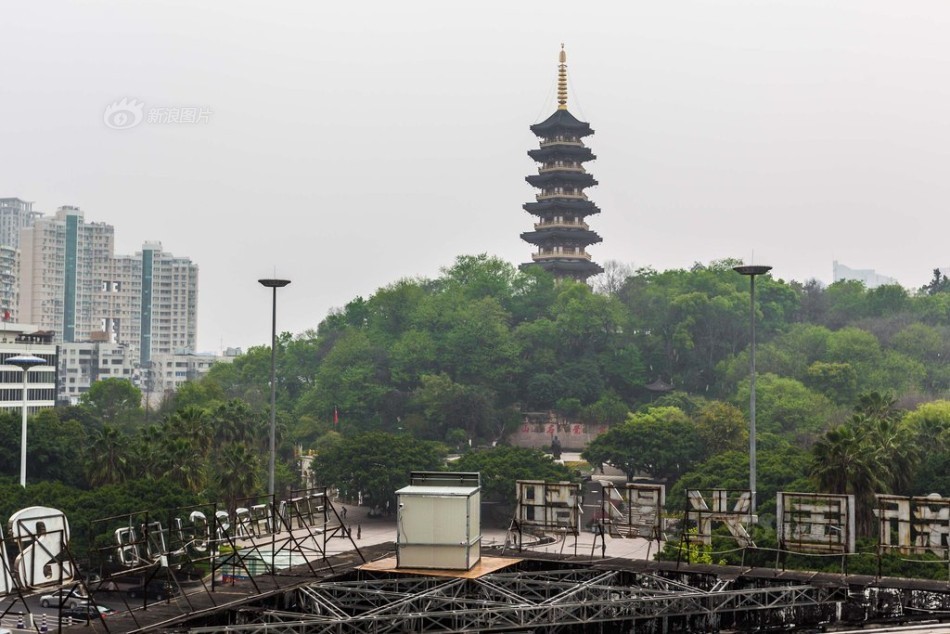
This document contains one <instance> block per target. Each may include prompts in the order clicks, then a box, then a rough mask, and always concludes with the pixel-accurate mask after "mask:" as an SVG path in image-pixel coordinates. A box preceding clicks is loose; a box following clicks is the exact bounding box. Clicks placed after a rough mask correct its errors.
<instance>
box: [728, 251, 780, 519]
mask: <svg viewBox="0 0 950 634" xmlns="http://www.w3.org/2000/svg"><path fill="white" fill-rule="evenodd" d="M732 270H733V271H735V272H736V273H739V274H741V275H746V276H748V277H749V285H750V286H749V306H750V312H749V324H750V326H749V328H750V331H751V339H752V343H751V346H750V355H749V356H750V361H749V376H750V379H749V495H750V509H751V510H750V512H752V513H755V492H756V489H755V470H756V465H755V276H756V275H764V274H765V273H768V272H769V271H771V270H772V267H771V266H765V265H762V264H747V265H743V266H735V267H733V269H732Z"/></svg>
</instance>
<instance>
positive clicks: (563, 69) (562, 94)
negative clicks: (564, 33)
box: [557, 42, 567, 110]
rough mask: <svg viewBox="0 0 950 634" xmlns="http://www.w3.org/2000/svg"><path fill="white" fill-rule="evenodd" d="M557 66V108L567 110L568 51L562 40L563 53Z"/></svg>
mask: <svg viewBox="0 0 950 634" xmlns="http://www.w3.org/2000/svg"><path fill="white" fill-rule="evenodd" d="M558 61H559V64H558V66H557V109H558V110H567V52H565V50H564V43H563V42H561V54H560V56H559V57H558Z"/></svg>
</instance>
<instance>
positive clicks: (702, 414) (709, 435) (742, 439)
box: [695, 401, 749, 457]
mask: <svg viewBox="0 0 950 634" xmlns="http://www.w3.org/2000/svg"><path fill="white" fill-rule="evenodd" d="M695 421H696V430H697V433H698V434H699V437H700V438H701V440H702V445H703V447H704V449H705V451H704V455H705V456H707V457H709V456H714V455H716V454H719V453H723V452H725V451H740V450H742V449H743V448H744V447H746V446H747V445H748V443H749V422H748V420H747V419H746V417H745V415H743V413H742V410H740V409H739V408H738V407H735V406H734V405H730V404H729V403H723V402H721V401H711V402H709V403H707V404H705V405H704V406H703V407H702V408H701V409H700V410H699V411H698V412H697V413H696V417H695Z"/></svg>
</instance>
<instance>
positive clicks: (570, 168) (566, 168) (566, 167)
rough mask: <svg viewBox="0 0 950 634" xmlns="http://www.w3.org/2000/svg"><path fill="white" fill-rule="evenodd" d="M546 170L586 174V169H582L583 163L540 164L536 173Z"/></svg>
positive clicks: (544, 172) (545, 171)
mask: <svg viewBox="0 0 950 634" xmlns="http://www.w3.org/2000/svg"><path fill="white" fill-rule="evenodd" d="M548 172H577V173H578V174H586V173H587V170H586V169H584V166H583V165H571V164H569V163H565V164H563V165H542V166H541V167H539V168H538V174H547V173H548Z"/></svg>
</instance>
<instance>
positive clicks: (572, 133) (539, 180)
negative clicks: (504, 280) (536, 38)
mask: <svg viewBox="0 0 950 634" xmlns="http://www.w3.org/2000/svg"><path fill="white" fill-rule="evenodd" d="M559 61H560V63H559V64H558V82H557V103H558V106H557V110H555V111H554V114H552V115H551V116H550V117H548V118H547V119H545V120H544V121H542V122H541V123H536V124H535V125H533V126H531V131H532V132H534V134H535V135H536V136H537V137H538V138H539V139H540V141H541V144H540V147H539V148H538V149H536V150H531V151H529V152H528V156H530V157H531V158H532V159H533V160H535V161H537V162H538V163H539V165H538V173H537V174H532V175H531V176H527V177H526V178H525V180H526V181H528V183H529V184H530V185H531V186H532V187H536V188H537V189H539V190H540V191H539V192H538V193H537V194H536V195H535V199H536V200H535V202H530V203H525V204H524V210H525V211H527V212H528V213H529V214H531V215H533V216H536V217H537V222H535V224H534V231H526V232H525V233H522V234H521V239H522V240H524V241H525V242H529V243H531V244H533V245H535V246H536V247H537V251H535V252H534V253H532V254H531V260H532V261H531V262H527V263H525V264H522V265H521V268H522V269H523V268H525V267H528V266H532V265H534V264H538V265H540V266H541V267H542V268H543V269H545V270H546V271H550V272H551V273H552V274H554V276H555V278H557V279H564V278H568V279H574V280H579V281H582V282H585V281H587V278H589V277H590V276H592V275H597V274H598V273H602V272H603V269H602V268H601V267H600V265H598V264H597V263H595V262H592V261H591V259H590V254H589V253H587V250H586V249H587V247H588V246H589V245H591V244H596V243H598V242H600V241H601V238H600V236H599V235H597V234H596V233H595V232H593V231H591V230H590V227H589V226H588V225H587V216H591V215H593V214H599V213H600V208H598V207H597V205H595V204H594V203H592V202H591V201H590V200H588V199H587V194H585V193H584V190H585V189H586V188H588V187H593V186H594V185H596V184H597V181H595V180H594V177H593V176H591V175H590V174H588V173H587V170H586V169H584V163H586V162H588V161H593V160H594V159H595V158H597V157H595V156H594V154H593V153H592V152H591V151H590V148H588V147H587V146H586V145H584V137H588V136H590V135H592V134H593V133H594V131H593V130H591V128H590V124H588V123H586V122H584V121H581V120H579V119H578V118H577V117H575V116H574V115H572V114H571V113H570V112H569V111H568V109H567V54H566V53H565V52H564V46H563V45H561V53H560V58H559Z"/></svg>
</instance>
